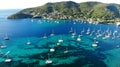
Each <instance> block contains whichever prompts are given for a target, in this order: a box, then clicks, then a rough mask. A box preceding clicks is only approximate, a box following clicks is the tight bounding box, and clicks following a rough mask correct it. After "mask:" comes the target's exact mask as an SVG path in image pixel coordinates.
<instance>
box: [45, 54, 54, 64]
mask: <svg viewBox="0 0 120 67" xmlns="http://www.w3.org/2000/svg"><path fill="white" fill-rule="evenodd" d="M45 63H46V64H52V63H53V61H52V60H51V59H50V57H49V54H48V59H47V60H46V61H45Z"/></svg>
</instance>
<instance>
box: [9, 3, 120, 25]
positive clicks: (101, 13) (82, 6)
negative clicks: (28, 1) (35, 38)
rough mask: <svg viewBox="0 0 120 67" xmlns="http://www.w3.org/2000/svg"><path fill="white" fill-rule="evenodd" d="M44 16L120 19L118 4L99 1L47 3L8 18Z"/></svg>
mask: <svg viewBox="0 0 120 67" xmlns="http://www.w3.org/2000/svg"><path fill="white" fill-rule="evenodd" d="M22 18H44V19H57V20H59V19H71V20H76V19H77V20H88V19H89V20H92V21H102V22H107V23H109V22H114V21H117V22H118V21H119V19H120V5H118V4H105V3H100V2H83V3H75V2H72V1H64V2H56V3H47V4H45V5H43V6H38V7H35V8H27V9H24V10H22V11H20V12H18V13H16V14H13V15H11V16H9V17H8V19H22Z"/></svg>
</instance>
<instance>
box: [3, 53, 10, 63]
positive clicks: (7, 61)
mask: <svg viewBox="0 0 120 67" xmlns="http://www.w3.org/2000/svg"><path fill="white" fill-rule="evenodd" d="M9 53H10V51H7V52H6V53H5V55H4V56H6V55H7V58H6V59H5V60H4V62H6V63H9V62H11V61H12V59H10V58H9V57H8V54H9ZM4 56H3V57H4Z"/></svg>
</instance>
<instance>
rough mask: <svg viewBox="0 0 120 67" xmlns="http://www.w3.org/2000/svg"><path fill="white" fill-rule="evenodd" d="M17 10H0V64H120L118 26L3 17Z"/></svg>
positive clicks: (95, 66)
mask: <svg viewBox="0 0 120 67" xmlns="http://www.w3.org/2000/svg"><path fill="white" fill-rule="evenodd" d="M18 11H20V10H0V67H120V26H117V25H115V24H96V23H95V22H93V23H92V24H90V23H89V22H88V21H85V20H84V21H83V20H46V19H29V18H27V19H7V16H9V15H11V14H13V13H16V12H18ZM51 34H54V35H51ZM6 36H7V37H9V40H5V39H4V38H5V37H6ZM60 40H62V42H60ZM28 42H30V43H29V44H28ZM3 45H4V46H6V47H2V46H3ZM6 59H11V61H10V62H6ZM47 61H51V63H47Z"/></svg>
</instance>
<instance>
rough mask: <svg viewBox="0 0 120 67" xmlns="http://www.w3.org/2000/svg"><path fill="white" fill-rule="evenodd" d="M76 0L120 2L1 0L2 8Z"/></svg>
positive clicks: (119, 0) (111, 1)
mask: <svg viewBox="0 0 120 67" xmlns="http://www.w3.org/2000/svg"><path fill="white" fill-rule="evenodd" d="M60 1H74V2H77V3H80V2H86V1H97V2H103V3H116V4H120V0H0V9H24V8H30V7H36V6H41V5H44V4H45V3H47V2H60Z"/></svg>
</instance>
